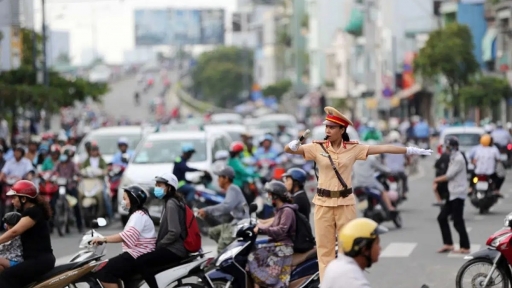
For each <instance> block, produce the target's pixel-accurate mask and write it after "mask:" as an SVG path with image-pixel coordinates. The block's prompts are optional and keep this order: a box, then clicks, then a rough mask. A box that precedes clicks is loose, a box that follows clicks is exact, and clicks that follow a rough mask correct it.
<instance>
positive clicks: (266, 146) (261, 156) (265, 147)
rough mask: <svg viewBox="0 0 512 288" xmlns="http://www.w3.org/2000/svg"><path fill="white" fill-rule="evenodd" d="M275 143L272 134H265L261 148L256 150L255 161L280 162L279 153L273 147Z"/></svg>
mask: <svg viewBox="0 0 512 288" xmlns="http://www.w3.org/2000/svg"><path fill="white" fill-rule="evenodd" d="M273 142H274V137H272V135H270V134H265V136H263V138H262V139H261V141H260V147H258V149H256V152H255V153H254V159H255V160H256V162H257V161H259V160H265V159H268V160H272V161H275V162H279V159H278V158H279V152H280V151H278V150H277V149H276V148H275V147H273V145H272V143H273Z"/></svg>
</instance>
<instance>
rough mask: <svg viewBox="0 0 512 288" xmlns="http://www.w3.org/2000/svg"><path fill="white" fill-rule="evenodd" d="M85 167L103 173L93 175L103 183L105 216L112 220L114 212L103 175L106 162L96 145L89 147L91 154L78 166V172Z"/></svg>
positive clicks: (105, 171) (105, 170) (105, 172)
mask: <svg viewBox="0 0 512 288" xmlns="http://www.w3.org/2000/svg"><path fill="white" fill-rule="evenodd" d="M87 167H92V168H94V169H100V170H102V171H103V174H102V175H95V176H96V177H98V178H99V179H100V180H101V181H102V182H103V193H102V194H103V202H105V203H104V205H105V210H106V212H107V213H106V214H107V216H108V218H109V219H113V218H114V212H113V211H112V199H110V194H109V191H107V183H106V182H105V175H106V174H107V168H108V166H107V162H105V160H103V157H101V155H100V147H99V146H98V145H94V144H93V145H92V146H91V153H90V154H89V157H87V159H86V160H85V161H84V162H82V164H80V171H82V170H83V169H86V168H87Z"/></svg>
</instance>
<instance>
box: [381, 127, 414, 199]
mask: <svg viewBox="0 0 512 288" xmlns="http://www.w3.org/2000/svg"><path fill="white" fill-rule="evenodd" d="M388 139H389V142H390V144H392V145H395V146H399V147H405V145H404V144H402V142H401V136H400V133H399V132H398V131H395V130H393V131H391V132H389V134H388ZM383 157H384V163H385V165H386V167H387V168H388V169H389V171H390V172H391V174H392V175H393V176H395V177H396V178H397V180H401V181H402V193H403V195H402V197H403V199H407V192H409V186H408V185H407V174H405V166H406V165H407V163H409V160H410V159H409V156H407V155H402V154H384V155H383Z"/></svg>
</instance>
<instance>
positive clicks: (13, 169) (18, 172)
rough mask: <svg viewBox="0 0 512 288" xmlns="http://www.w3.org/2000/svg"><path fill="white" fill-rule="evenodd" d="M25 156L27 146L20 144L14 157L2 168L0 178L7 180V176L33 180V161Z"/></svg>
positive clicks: (15, 150)
mask: <svg viewBox="0 0 512 288" xmlns="http://www.w3.org/2000/svg"><path fill="white" fill-rule="evenodd" d="M24 156H25V148H23V146H19V145H18V146H16V148H15V149H14V158H13V159H11V160H9V161H7V162H6V163H5V165H4V167H3V168H2V173H0V180H5V179H6V178H7V177H16V178H17V179H27V180H32V177H33V174H34V166H33V165H32V162H30V160H28V159H27V158H25V157H24Z"/></svg>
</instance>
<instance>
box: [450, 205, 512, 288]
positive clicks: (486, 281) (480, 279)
mask: <svg viewBox="0 0 512 288" xmlns="http://www.w3.org/2000/svg"><path fill="white" fill-rule="evenodd" d="M504 226H505V227H503V228H502V229H500V230H498V231H496V232H495V233H494V234H492V235H491V236H489V238H488V239H487V242H486V243H485V245H487V248H485V249H483V250H480V251H477V252H473V253H471V254H470V255H467V256H465V257H464V259H465V260H468V261H467V262H466V263H464V264H463V265H462V267H460V269H459V271H458V272H457V277H456V278H455V287H456V288H463V287H502V288H508V287H509V285H510V283H511V282H512V273H511V268H512V266H511V263H512V250H511V249H510V243H511V241H512V213H510V214H508V215H507V216H506V217H505V219H504ZM477 265H479V266H483V267H482V268H480V269H478V270H477V273H476V274H475V275H469V276H470V277H469V279H468V280H469V283H468V285H467V286H463V280H464V276H466V274H467V273H468V272H469V271H471V268H472V267H474V266H477ZM484 267H485V268H484ZM464 282H468V281H464Z"/></svg>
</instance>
